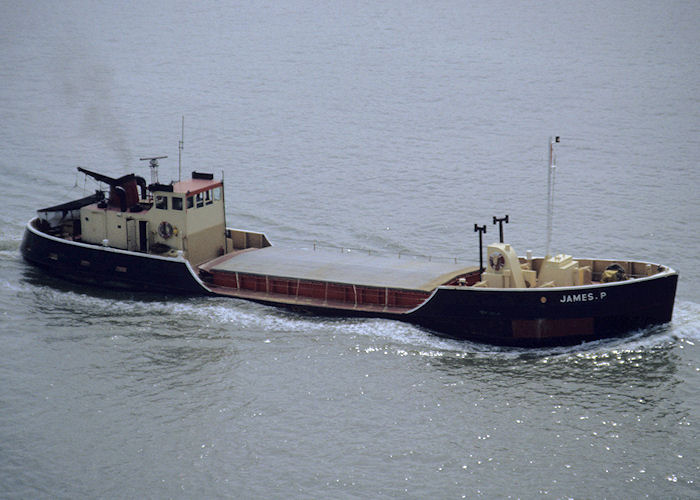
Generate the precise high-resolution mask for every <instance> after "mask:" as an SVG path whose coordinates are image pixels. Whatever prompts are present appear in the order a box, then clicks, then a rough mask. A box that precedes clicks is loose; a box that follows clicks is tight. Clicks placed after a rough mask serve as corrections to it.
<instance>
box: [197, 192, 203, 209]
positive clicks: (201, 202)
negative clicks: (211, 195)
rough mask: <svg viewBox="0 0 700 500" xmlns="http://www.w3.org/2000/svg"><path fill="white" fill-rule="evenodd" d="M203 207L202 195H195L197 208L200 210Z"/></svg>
mask: <svg viewBox="0 0 700 500" xmlns="http://www.w3.org/2000/svg"><path fill="white" fill-rule="evenodd" d="M203 206H204V196H202V193H197V208H200V207H203Z"/></svg>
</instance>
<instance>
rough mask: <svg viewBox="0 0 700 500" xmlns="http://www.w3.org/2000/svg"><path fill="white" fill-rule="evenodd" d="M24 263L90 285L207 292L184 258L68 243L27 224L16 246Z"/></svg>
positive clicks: (161, 290) (182, 292) (190, 292)
mask: <svg viewBox="0 0 700 500" xmlns="http://www.w3.org/2000/svg"><path fill="white" fill-rule="evenodd" d="M20 251H21V253H22V256H23V257H24V259H25V260H26V261H27V262H30V263H32V264H34V265H36V266H39V267H41V268H42V269H44V270H46V271H47V272H48V273H50V274H52V275H54V276H58V277H60V278H64V279H68V280H71V281H75V282H79V283H86V284H90V285H95V286H100V287H108V288H119V289H128V290H138V291H148V292H154V293H178V294H197V295H202V294H204V293H209V290H208V289H207V288H206V286H205V285H204V284H203V283H202V282H201V281H200V280H199V278H198V277H197V276H196V274H195V272H194V271H193V269H192V267H191V265H190V264H189V263H188V262H187V261H186V260H184V259H175V258H167V257H159V256H154V255H148V254H143V253H138V252H128V251H125V250H119V249H115V248H110V247H101V246H96V245H89V244H86V243H80V242H74V241H68V240H64V239H61V238H57V237H54V236H51V235H48V234H46V233H43V232H41V231H39V230H37V229H36V228H35V227H34V226H33V221H30V222H29V224H27V227H26V229H25V231H24V237H23V239H22V244H21V246H20Z"/></svg>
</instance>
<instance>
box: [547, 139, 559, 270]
mask: <svg viewBox="0 0 700 500" xmlns="http://www.w3.org/2000/svg"><path fill="white" fill-rule="evenodd" d="M557 142H559V136H556V137H550V138H549V168H548V169H547V252H546V253H545V255H546V256H547V257H550V253H549V247H550V245H551V243H552V219H553V218H554V176H555V174H556V171H557V157H556V155H555V153H554V144H555V143H557Z"/></svg>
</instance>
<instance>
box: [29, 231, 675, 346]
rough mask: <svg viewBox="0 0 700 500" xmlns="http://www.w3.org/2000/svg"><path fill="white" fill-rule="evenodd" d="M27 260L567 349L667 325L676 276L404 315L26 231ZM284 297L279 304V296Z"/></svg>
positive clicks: (134, 285)
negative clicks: (262, 289) (254, 289)
mask: <svg viewBox="0 0 700 500" xmlns="http://www.w3.org/2000/svg"><path fill="white" fill-rule="evenodd" d="M21 252H22V255H23V256H24V258H25V259H26V260H27V261H28V262H30V263H32V264H35V265H37V266H40V267H41V268H43V269H45V270H46V271H48V272H49V273H51V274H53V275H56V276H59V277H62V278H66V279H69V280H72V281H77V282H81V283H88V284H92V285H97V286H100V287H112V288H126V289H130V290H142V291H148V292H155V293H181V294H195V295H202V294H214V295H221V296H228V297H235V298H241V299H245V300H252V301H254V302H258V303H262V304H267V305H272V306H277V307H284V308H287V309H291V310H295V311H298V312H302V313H308V314H315V315H323V316H344V317H375V318H386V319H393V320H400V321H405V322H410V323H414V324H418V325H421V326H423V327H426V328H428V329H430V330H432V331H434V332H435V333H436V334H438V335H442V336H445V337H450V338H455V339H461V340H470V341H476V342H486V343H489V344H497V345H510V346H522V347H542V346H553V345H571V344H577V343H581V342H583V341H591V340H596V339H601V338H608V337H619V336H623V335H625V334H627V333H630V332H632V331H634V330H639V329H641V328H645V327H648V326H651V325H658V324H664V323H668V322H669V321H671V317H672V313H673V303H674V299H675V293H676V285H677V282H678V274H677V273H676V272H675V271H673V270H671V269H665V270H664V271H662V272H659V273H658V274H655V275H653V276H649V277H644V278H636V279H631V280H627V281H622V282H617V283H606V284H600V285H588V286H582V287H560V288H534V289H488V288H476V287H459V286H458V287H440V288H437V289H436V290H435V292H434V293H433V294H432V295H431V296H430V298H428V299H427V300H426V301H425V302H424V303H423V304H421V305H420V306H419V307H416V308H415V309H413V310H411V311H408V312H388V311H381V310H376V309H375V310H367V309H364V310H363V309H361V308H352V307H347V306H346V307H334V306H332V305H330V304H327V303H325V304H324V303H322V302H318V301H313V300H299V301H294V302H291V301H289V300H288V297H287V300H277V299H276V298H275V297H274V296H272V295H270V294H265V293H260V294H258V295H257V296H250V295H248V296H242V295H240V293H238V291H237V290H236V289H231V288H226V289H224V290H219V289H216V288H214V289H213V290H212V289H210V288H208V287H207V286H206V285H205V283H203V282H202V281H201V280H200V278H199V277H198V276H197V274H196V273H195V271H194V270H193V268H192V267H191V265H190V264H189V263H188V262H187V261H186V260H184V259H181V258H165V257H159V256H153V255H148V254H142V253H138V252H128V251H124V250H118V249H114V248H109V247H100V246H96V245H88V244H84V243H79V242H73V241H67V240H64V239H60V238H57V237H54V236H51V235H47V234H45V233H42V232H41V231H39V230H37V229H36V228H35V227H33V224H32V222H30V223H29V224H28V225H27V229H26V230H25V234H24V239H23V241H22V245H21ZM280 298H284V297H280Z"/></svg>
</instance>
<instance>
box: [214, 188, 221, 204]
mask: <svg viewBox="0 0 700 500" xmlns="http://www.w3.org/2000/svg"><path fill="white" fill-rule="evenodd" d="M220 199H221V187H215V188H214V200H215V201H219V200H220Z"/></svg>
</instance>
